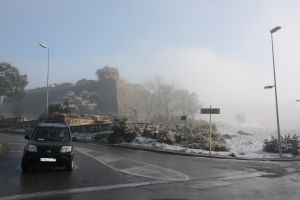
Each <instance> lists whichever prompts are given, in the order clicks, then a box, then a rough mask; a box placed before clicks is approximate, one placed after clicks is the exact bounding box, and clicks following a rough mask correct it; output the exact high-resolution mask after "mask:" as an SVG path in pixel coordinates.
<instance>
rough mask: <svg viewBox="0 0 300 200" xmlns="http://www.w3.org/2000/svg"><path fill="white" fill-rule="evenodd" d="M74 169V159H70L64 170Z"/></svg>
mask: <svg viewBox="0 0 300 200" xmlns="http://www.w3.org/2000/svg"><path fill="white" fill-rule="evenodd" d="M73 169H74V160H71V161H70V162H69V163H67V164H66V170H67V171H72V170H73Z"/></svg>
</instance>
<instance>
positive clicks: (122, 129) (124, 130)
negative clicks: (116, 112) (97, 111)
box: [107, 118, 138, 143]
mask: <svg viewBox="0 0 300 200" xmlns="http://www.w3.org/2000/svg"><path fill="white" fill-rule="evenodd" d="M126 121H127V120H126V118H124V119H121V120H119V119H116V120H115V121H114V125H113V127H112V130H113V133H112V134H110V135H109V136H108V138H107V140H108V142H110V143H121V142H124V141H125V142H132V141H133V139H134V138H136V137H137V136H138V133H137V131H136V130H135V129H130V128H128V127H127V125H126Z"/></svg>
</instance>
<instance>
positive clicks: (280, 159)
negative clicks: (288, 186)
mask: <svg viewBox="0 0 300 200" xmlns="http://www.w3.org/2000/svg"><path fill="white" fill-rule="evenodd" d="M109 146H112V147H117V148H125V149H132V150H143V151H149V152H154V153H162V154H170V155H179V156H190V157H202V158H214V159H227V160H242V161H273V162H288V161H300V156H294V157H288V158H243V157H228V156H220V155H208V154H203V153H202V154H201V153H186V152H180V151H174V150H166V149H158V148H151V147H144V146H138V145H128V144H109Z"/></svg>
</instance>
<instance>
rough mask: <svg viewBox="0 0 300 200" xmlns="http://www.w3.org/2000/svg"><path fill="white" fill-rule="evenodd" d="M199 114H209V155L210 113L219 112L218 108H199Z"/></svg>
mask: <svg viewBox="0 0 300 200" xmlns="http://www.w3.org/2000/svg"><path fill="white" fill-rule="evenodd" d="M201 114H209V155H211V132H212V130H211V115H212V114H220V108H211V106H209V108H201Z"/></svg>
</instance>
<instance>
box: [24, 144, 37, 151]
mask: <svg viewBox="0 0 300 200" xmlns="http://www.w3.org/2000/svg"><path fill="white" fill-rule="evenodd" d="M25 149H26V151H29V152H37V147H36V146H35V145H32V144H29V145H27V146H26V148H25Z"/></svg>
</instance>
